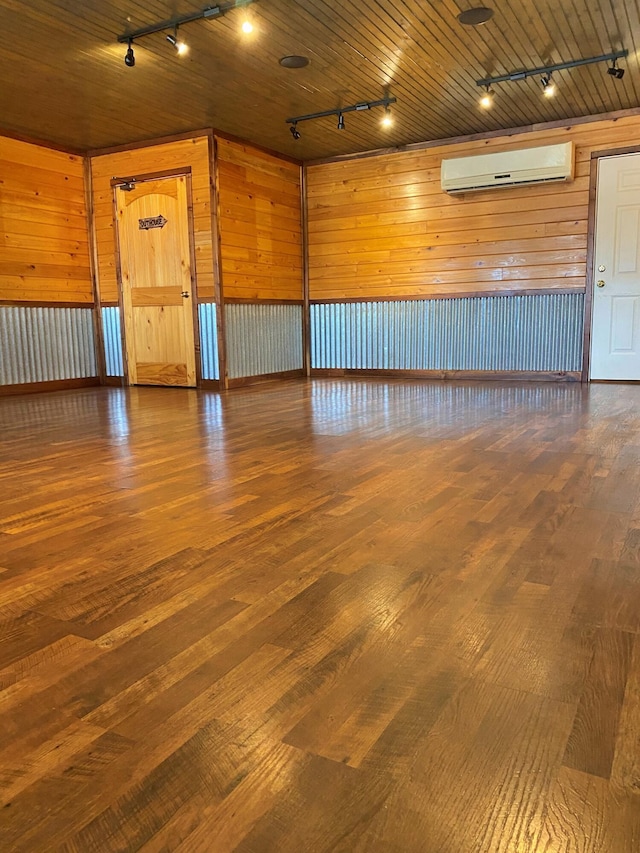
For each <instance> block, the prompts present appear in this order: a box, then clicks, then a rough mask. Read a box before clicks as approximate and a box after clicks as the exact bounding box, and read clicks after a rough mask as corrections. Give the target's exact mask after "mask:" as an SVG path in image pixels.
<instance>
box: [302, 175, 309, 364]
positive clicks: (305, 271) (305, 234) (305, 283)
mask: <svg viewBox="0 0 640 853" xmlns="http://www.w3.org/2000/svg"><path fill="white" fill-rule="evenodd" d="M307 211H308V204H307V169H306V166H302V167H301V169H300V216H301V222H302V296H303V305H304V309H303V312H302V358H303V364H304V372H305V375H306V376H307V377H309V376H310V375H311V302H310V298H309V217H308V213H307Z"/></svg>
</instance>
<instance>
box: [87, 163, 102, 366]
mask: <svg viewBox="0 0 640 853" xmlns="http://www.w3.org/2000/svg"><path fill="white" fill-rule="evenodd" d="M82 168H83V176H84V198H85V210H86V217H87V237H88V240H89V271H90V274H91V288H92V292H93V304H94V308H93V341H94V350H95V357H96V364H97V366H98V375H99V376H100V381H101V382H104V380H105V378H106V376H107V365H106V358H105V349H104V332H103V328H102V311H101V309H100V287H99V284H98V274H97V270H98V250H97V243H96V227H95V216H94V212H93V174H92V170H91V161H90V160H89V158H88V157H85V158H84V160H83V164H82Z"/></svg>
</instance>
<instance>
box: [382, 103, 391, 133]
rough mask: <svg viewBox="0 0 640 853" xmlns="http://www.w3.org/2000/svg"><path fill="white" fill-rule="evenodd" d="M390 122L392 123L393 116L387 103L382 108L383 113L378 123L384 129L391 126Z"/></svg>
mask: <svg viewBox="0 0 640 853" xmlns="http://www.w3.org/2000/svg"><path fill="white" fill-rule="evenodd" d="M392 124H393V116H392V115H391V109H390V108H389V105H388V104H387V106H386V107H385V108H384V115H383V116H382V118H381V119H380V125H381V127H384V128H385V129H386V128H389V127H391V126H392Z"/></svg>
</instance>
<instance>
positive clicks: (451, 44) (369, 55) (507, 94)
mask: <svg viewBox="0 0 640 853" xmlns="http://www.w3.org/2000/svg"><path fill="white" fill-rule="evenodd" d="M206 5H207V2H206V0H204V2H202V3H198V2H197V0H177V2H158V0H153V2H152V0H83V2H82V3H79V2H77V0H31V2H29V3H24V2H21V0H0V30H1V32H2V48H1V49H0V79H1V80H2V81H3V85H2V86H1V87H0V128H2V129H5V130H7V131H12V132H15V133H21V134H24V135H26V136H30V137H34V138H38V139H42V140H47V141H50V142H53V143H57V144H59V145H63V146H69V147H72V148H75V149H79V150H88V149H93V148H101V147H104V146H110V145H116V144H121V143H129V142H135V141H139V140H144V139H148V138H151V137H157V136H162V135H165V134H172V133H180V132H184V131H189V130H193V129H196V128H202V127H211V126H212V127H215V128H217V129H219V130H220V131H224V132H227V133H229V134H234V135H236V136H239V137H242V138H244V139H247V140H250V141H252V142H255V143H258V144H260V145H263V146H266V147H268V148H271V149H274V150H276V151H280V152H283V153H286V154H289V155H292V156H295V157H298V158H300V159H304V160H308V159H314V158H318V157H325V156H331V155H334V154H345V153H350V152H356V151H363V150H368V149H372V148H379V147H387V146H389V145H401V144H405V143H410V142H418V141H423V140H432V139H442V138H447V137H451V136H456V135H460V134H468V133H475V132H482V131H489V130H497V129H501V128H502V129H506V128H510V127H516V126H521V125H528V124H533V123H536V122H541V121H548V120H555V119H564V118H568V117H573V116H581V115H593V114H598V113H603V112H608V111H613V110H620V109H626V108H630V107H636V106H638V104H640V100H639V97H638V96H639V94H640V75H639V73H638V72H639V68H638V56H637V43H638V42H640V3H639V2H638V0H481V2H478V0H431V2H424V0H423V2H419V1H418V0H388V2H376V0H299V2H293V0H259V2H255V3H253V4H252V5H251V6H249V7H247V8H246V9H235V10H233V11H230V12H229V13H227V14H226V15H225V16H224V17H222V18H219V19H217V20H211V21H197V22H193V23H191V24H189V25H186V26H185V27H184V28H183V31H182V34H183V36H184V38H185V40H186V41H187V42H188V43H189V46H190V51H189V53H188V55H187V56H186V57H178V56H177V55H176V53H175V51H174V50H173V49H172V48H171V46H170V45H169V44H167V42H166V41H165V39H164V36H163V35H162V34H156V35H152V36H148V37H145V38H144V39H141V40H140V42H139V44H137V45H136V60H137V62H136V66H135V68H127V67H125V65H124V63H123V56H124V49H125V48H124V47H123V45H121V44H118V43H117V41H116V38H117V36H118V35H119V34H120V33H123V32H125V31H128V30H133V29H136V28H138V27H142V26H145V25H148V24H153V23H157V22H159V21H161V20H163V19H165V18H171V17H172V16H174V15H181V14H186V13H189V12H193V11H198V10H200V9H202V8H204V7H205V6H206ZM479 5H488V6H489V7H490V8H492V9H493V11H494V16H493V18H492V20H490V21H489V22H488V23H486V24H483V25H482V26H479V27H476V28H473V27H464V26H462V25H461V24H460V23H459V22H458V21H457V18H456V16H457V15H458V13H459V12H460V11H463V10H466V9H470V8H473V7H474V6H479ZM247 16H248V17H250V19H251V20H252V22H253V24H254V31H253V33H252V34H251V35H244V34H243V33H242V32H241V31H240V25H241V23H242V22H243V20H244V19H245V17H247ZM623 47H624V48H627V49H628V50H629V52H630V56H629V59H628V60H625V61H623V62H622V63H621V64H622V65H623V67H625V68H626V71H627V73H626V74H625V76H624V79H622V80H616V79H614V78H613V77H612V76H610V75H608V74H607V73H606V65H604V64H599V65H594V66H586V67H582V68H575V69H572V70H568V71H563V72H560V73H557V74H556V75H555V79H556V81H557V83H558V93H557V96H556V97H555V98H553V99H545V98H543V97H542V96H541V86H540V81H539V79H527V80H525V81H520V82H511V83H504V84H501V85H499V86H496V87H495V90H496V100H495V105H494V108H493V109H492V110H491V111H490V112H483V111H482V110H481V109H479V107H478V106H477V99H478V94H479V90H478V88H477V87H476V85H475V80H476V79H478V78H483V77H485V76H487V75H489V76H495V75H500V74H504V73H509V72H512V71H515V70H517V69H521V68H532V67H539V66H543V65H548V64H554V63H559V62H564V61H567V60H573V59H579V58H586V57H590V56H596V55H599V54H602V53H608V52H610V51H612V50H618V49H620V48H623ZM288 54H303V55H305V56H308V57H309V59H310V64H309V66H308V67H307V68H304V69H298V70H287V69H285V68H282V67H281V66H280V65H279V63H278V60H279V59H280V57H282V56H285V55H288ZM387 93H388V94H389V95H392V96H394V97H396V98H397V99H398V103H397V105H396V106H395V107H394V110H393V112H394V117H395V123H394V126H393V128H392V129H391V130H383V129H382V128H381V127H380V124H379V120H380V117H381V110H379V109H378V110H372V111H371V112H368V113H364V112H361V113H357V114H356V113H352V114H348V115H347V116H346V117H345V125H346V126H345V129H344V130H342V131H338V130H337V129H336V120H335V118H325V119H321V120H316V121H313V122H309V123H304V124H301V125H300V128H299V129H300V131H301V133H302V138H301V139H300V140H299V141H297V142H296V141H294V140H293V138H292V136H291V134H290V133H289V128H288V126H287V125H286V124H285V119H286V118H287V117H290V116H295V115H300V114H304V113H309V112H316V111H320V110H326V109H334V108H338V107H340V106H341V105H342V106H345V105H349V104H354V103H356V102H359V101H363V100H374V99H379V98H381V97H384V95H385V94H387Z"/></svg>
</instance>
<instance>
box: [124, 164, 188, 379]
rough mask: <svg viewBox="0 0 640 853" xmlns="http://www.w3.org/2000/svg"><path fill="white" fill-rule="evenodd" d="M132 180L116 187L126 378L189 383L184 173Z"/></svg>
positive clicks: (185, 185)
mask: <svg viewBox="0 0 640 853" xmlns="http://www.w3.org/2000/svg"><path fill="white" fill-rule="evenodd" d="M129 186H131V185H129ZM132 186H133V188H132V189H130V190H127V189H123V188H122V187H121V186H119V187H117V188H116V203H117V216H118V242H119V247H120V273H121V280H122V299H123V308H124V327H125V342H126V352H127V362H128V370H129V383H130V384H131V385H183V386H188V387H193V386H195V384H196V356H195V336H194V319H193V307H192V302H193V293H192V283H191V250H190V246H191V244H190V223H189V212H188V196H187V179H186V177H185V176H184V175H179V176H173V177H169V178H161V179H158V180H148V181H139V182H136V183H133V185H132Z"/></svg>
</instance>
